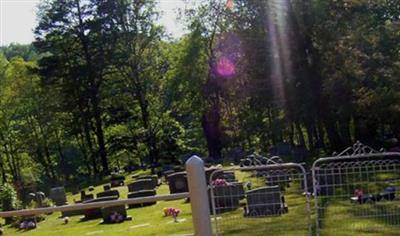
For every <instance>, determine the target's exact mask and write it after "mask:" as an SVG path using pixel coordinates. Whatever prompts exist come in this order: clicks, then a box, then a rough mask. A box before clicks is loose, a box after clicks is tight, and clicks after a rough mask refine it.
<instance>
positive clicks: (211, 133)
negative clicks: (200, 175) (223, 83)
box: [201, 106, 222, 160]
mask: <svg viewBox="0 0 400 236" xmlns="http://www.w3.org/2000/svg"><path fill="white" fill-rule="evenodd" d="M220 119H221V118H220V114H219V109H218V107H217V106H214V107H212V108H211V109H210V110H209V111H207V112H205V113H204V114H203V116H202V118H201V123H202V127H203V132H204V135H205V137H206V141H207V149H208V155H209V157H211V158H213V159H214V160H220V159H221V157H222V142H221V130H220Z"/></svg>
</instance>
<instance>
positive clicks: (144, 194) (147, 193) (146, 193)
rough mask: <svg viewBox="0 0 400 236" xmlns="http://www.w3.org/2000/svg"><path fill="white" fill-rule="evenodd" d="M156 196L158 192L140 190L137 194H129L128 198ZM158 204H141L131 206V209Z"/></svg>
mask: <svg viewBox="0 0 400 236" xmlns="http://www.w3.org/2000/svg"><path fill="white" fill-rule="evenodd" d="M155 195H156V190H154V189H153V190H140V191H137V192H131V193H128V198H139V197H151V196H155ZM156 203H157V202H149V203H140V204H130V205H129V208H136V207H143V206H150V205H154V204H156Z"/></svg>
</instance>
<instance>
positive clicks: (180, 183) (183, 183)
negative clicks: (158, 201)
mask: <svg viewBox="0 0 400 236" xmlns="http://www.w3.org/2000/svg"><path fill="white" fill-rule="evenodd" d="M168 185H169V191H170V193H171V194H174V193H186V192H188V191H189V187H188V183H187V177H186V172H178V173H174V174H171V175H169V176H168Z"/></svg>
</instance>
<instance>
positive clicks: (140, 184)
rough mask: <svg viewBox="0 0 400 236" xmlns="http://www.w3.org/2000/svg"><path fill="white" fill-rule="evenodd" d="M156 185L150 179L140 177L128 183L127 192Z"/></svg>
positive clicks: (152, 187) (147, 188) (151, 188)
mask: <svg viewBox="0 0 400 236" xmlns="http://www.w3.org/2000/svg"><path fill="white" fill-rule="evenodd" d="M156 187H157V185H154V181H153V180H151V179H141V180H137V181H135V182H133V183H130V184H128V191H129V192H137V191H140V190H153V189H155V188H156Z"/></svg>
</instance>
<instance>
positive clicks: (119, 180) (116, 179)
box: [111, 175, 125, 188]
mask: <svg viewBox="0 0 400 236" xmlns="http://www.w3.org/2000/svg"><path fill="white" fill-rule="evenodd" d="M124 181H125V176H123V175H117V176H113V177H112V178H111V187H112V188H114V187H119V186H123V185H124V184H125V183H124Z"/></svg>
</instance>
